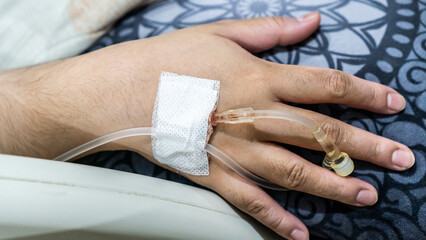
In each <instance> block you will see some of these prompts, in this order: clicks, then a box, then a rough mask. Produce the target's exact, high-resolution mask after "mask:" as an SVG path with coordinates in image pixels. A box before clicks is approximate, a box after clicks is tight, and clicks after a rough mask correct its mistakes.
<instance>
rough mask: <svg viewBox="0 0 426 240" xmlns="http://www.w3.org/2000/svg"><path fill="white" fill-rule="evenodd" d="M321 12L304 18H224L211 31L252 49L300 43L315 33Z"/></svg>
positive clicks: (265, 48)
mask: <svg viewBox="0 0 426 240" xmlns="http://www.w3.org/2000/svg"><path fill="white" fill-rule="evenodd" d="M320 18H321V16H320V14H319V12H317V11H316V12H311V13H309V14H307V15H305V16H303V17H301V18H297V19H296V18H288V17H282V16H274V17H265V18H253V19H245V20H225V21H220V22H217V23H214V24H212V25H211V27H213V28H212V31H213V32H214V33H215V34H217V35H220V36H223V37H225V38H228V39H230V40H232V41H234V42H236V43H238V44H239V45H240V46H241V47H243V48H245V49H247V50H248V51H251V52H260V51H264V50H267V49H270V48H272V47H274V46H276V45H281V46H284V45H291V44H295V43H298V42H300V41H302V40H304V39H306V38H307V37H309V36H310V35H311V34H312V33H314V32H315V31H316V30H317V29H318V26H319V23H320Z"/></svg>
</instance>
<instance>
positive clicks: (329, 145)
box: [54, 108, 353, 190]
mask: <svg viewBox="0 0 426 240" xmlns="http://www.w3.org/2000/svg"><path fill="white" fill-rule="evenodd" d="M261 118H267V119H281V120H290V121H293V122H297V123H300V124H302V125H304V126H305V127H307V128H309V130H310V131H311V132H312V134H313V135H314V137H315V139H316V140H317V141H318V143H319V144H320V145H321V147H322V148H323V149H324V151H325V152H326V157H325V159H324V162H323V167H325V168H328V169H333V170H334V171H335V172H336V173H337V174H338V175H340V176H347V175H349V174H350V173H351V172H352V171H353V162H352V160H351V159H350V157H349V156H348V155H347V154H346V153H344V152H341V151H340V150H339V149H338V148H337V147H336V145H335V144H334V142H333V141H332V140H331V139H330V138H329V137H328V136H327V134H326V133H325V132H324V131H323V130H322V128H321V127H320V126H319V125H318V124H316V123H315V122H314V121H312V120H310V119H308V118H305V117H302V116H300V115H297V114H294V113H291V112H286V111H276V110H256V111H255V110H253V109H252V108H244V109H235V110H229V111H226V112H222V113H218V114H215V115H214V117H213V119H212V123H213V125H216V124H218V123H228V124H238V123H249V122H253V121H254V119H261ZM150 135H155V129H154V128H151V127H141V128H131V129H126V130H121V131H118V132H114V133H110V134H107V135H105V136H102V137H99V138H97V139H94V140H92V141H90V142H87V143H85V144H83V145H81V146H78V147H76V148H74V149H71V150H70V151H68V152H66V153H64V154H62V155H60V156H58V157H56V158H55V159H54V160H57V161H69V160H71V159H73V158H74V157H76V156H78V155H80V154H82V153H85V152H87V151H90V150H92V149H94V148H96V147H99V146H101V145H104V144H106V143H109V142H112V141H116V140H119V139H122V138H127V137H135V136H150ZM205 150H206V152H208V153H210V154H211V155H213V156H214V157H216V158H217V159H218V160H220V161H221V162H223V163H224V164H225V165H226V166H228V167H229V168H231V169H232V170H234V171H235V172H236V173H237V174H239V175H240V176H242V177H243V178H245V179H247V180H249V181H251V182H253V183H254V184H257V185H259V186H262V187H265V188H269V189H273V190H287V189H286V188H284V187H281V186H279V185H276V184H274V183H272V182H269V181H268V180H266V179H263V178H261V177H259V176H256V175H255V174H253V173H251V172H249V171H247V170H246V169H244V168H243V167H242V166H241V165H239V164H238V163H237V162H236V161H234V160H233V159H232V158H230V157H229V156H227V155H226V154H225V153H223V152H221V151H220V150H219V149H217V148H215V147H214V146H212V145H210V144H206V147H205Z"/></svg>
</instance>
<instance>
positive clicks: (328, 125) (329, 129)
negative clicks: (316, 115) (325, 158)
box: [321, 120, 349, 146]
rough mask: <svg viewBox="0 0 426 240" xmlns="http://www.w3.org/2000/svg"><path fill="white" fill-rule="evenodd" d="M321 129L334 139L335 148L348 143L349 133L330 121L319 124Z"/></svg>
mask: <svg viewBox="0 0 426 240" xmlns="http://www.w3.org/2000/svg"><path fill="white" fill-rule="evenodd" d="M321 128H322V129H323V130H324V131H325V132H326V133H327V134H328V135H329V136H331V138H333V139H334V143H335V144H336V145H337V146H341V145H343V144H345V143H347V142H348V138H349V133H348V132H347V131H345V130H344V129H343V127H342V126H340V125H339V124H338V123H336V122H334V121H332V120H325V121H323V122H322V123H321Z"/></svg>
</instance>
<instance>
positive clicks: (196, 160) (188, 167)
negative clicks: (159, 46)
mask: <svg viewBox="0 0 426 240" xmlns="http://www.w3.org/2000/svg"><path fill="white" fill-rule="evenodd" d="M219 88H220V82H219V81H215V80H209V79H203V78H196V77H190V76H183V75H177V74H174V73H168V72H163V73H161V76H160V82H159V84H158V90H157V98H156V101H155V106H154V112H153V114H152V127H154V128H155V130H156V134H155V135H153V136H152V138H151V139H152V152H153V154H154V158H155V159H156V160H157V161H159V162H160V163H163V164H166V165H168V166H170V167H172V168H174V169H177V170H179V171H182V172H184V173H188V174H192V175H209V162H208V157H207V153H206V151H205V149H204V148H205V145H206V143H207V142H208V139H209V136H208V132H212V130H210V129H209V128H211V126H210V124H209V118H210V115H211V113H212V112H213V111H214V110H215V109H216V105H217V101H218V98H219Z"/></svg>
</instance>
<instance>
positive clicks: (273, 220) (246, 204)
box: [241, 199, 284, 229]
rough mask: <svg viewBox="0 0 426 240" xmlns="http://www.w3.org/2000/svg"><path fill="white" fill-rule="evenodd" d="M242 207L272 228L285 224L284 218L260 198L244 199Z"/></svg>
mask: <svg viewBox="0 0 426 240" xmlns="http://www.w3.org/2000/svg"><path fill="white" fill-rule="evenodd" d="M241 207H242V209H244V210H245V211H246V212H247V213H248V214H249V215H251V216H253V217H255V218H257V219H259V220H261V221H262V222H263V223H264V224H265V225H267V226H268V227H270V228H271V229H278V228H279V227H280V226H281V225H282V224H283V221H284V218H280V217H277V215H276V214H275V212H274V211H273V210H272V208H271V207H270V206H269V205H268V204H266V203H265V202H263V201H261V200H259V199H252V200H245V201H244V200H243V202H242V206H241Z"/></svg>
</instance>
